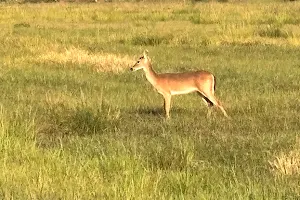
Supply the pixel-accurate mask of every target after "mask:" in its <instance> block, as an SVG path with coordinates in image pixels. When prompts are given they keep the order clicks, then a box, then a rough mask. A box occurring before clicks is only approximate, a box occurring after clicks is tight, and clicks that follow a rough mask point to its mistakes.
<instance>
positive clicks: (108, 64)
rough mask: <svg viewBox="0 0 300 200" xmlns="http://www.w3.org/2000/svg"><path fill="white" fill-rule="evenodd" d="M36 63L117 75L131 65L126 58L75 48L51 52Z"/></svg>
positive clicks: (130, 60) (129, 59) (39, 58)
mask: <svg viewBox="0 0 300 200" xmlns="http://www.w3.org/2000/svg"><path fill="white" fill-rule="evenodd" d="M37 60H38V62H54V63H58V64H68V63H71V64H75V65H79V66H82V65H88V66H90V67H91V69H93V70H95V71H97V72H114V73H119V72H121V71H123V70H124V69H126V68H128V67H129V66H130V65H131V64H132V61H133V60H132V59H131V58H129V57H128V56H121V55H116V54H109V53H98V54H92V53H89V52H88V51H86V50H82V49H77V48H75V47H72V48H69V49H66V50H65V51H63V52H57V51H51V52H48V53H46V54H43V55H41V56H39V57H38V58H37Z"/></svg>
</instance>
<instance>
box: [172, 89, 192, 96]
mask: <svg viewBox="0 0 300 200" xmlns="http://www.w3.org/2000/svg"><path fill="white" fill-rule="evenodd" d="M196 91H197V88H188V89H186V90H173V91H172V90H171V95H178V94H187V93H191V92H196Z"/></svg>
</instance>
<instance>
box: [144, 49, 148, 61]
mask: <svg viewBox="0 0 300 200" xmlns="http://www.w3.org/2000/svg"><path fill="white" fill-rule="evenodd" d="M144 58H145V59H148V50H147V49H146V50H145V51H144Z"/></svg>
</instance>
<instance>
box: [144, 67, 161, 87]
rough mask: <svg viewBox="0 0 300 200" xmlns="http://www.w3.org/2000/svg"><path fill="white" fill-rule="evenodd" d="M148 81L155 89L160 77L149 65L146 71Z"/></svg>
mask: <svg viewBox="0 0 300 200" xmlns="http://www.w3.org/2000/svg"><path fill="white" fill-rule="evenodd" d="M144 71H145V74H146V78H147V80H148V81H149V82H150V83H151V84H152V85H153V86H154V87H155V85H156V82H157V78H158V75H157V74H156V72H155V71H154V70H153V68H152V65H151V64H149V66H148V67H147V68H145V69H144Z"/></svg>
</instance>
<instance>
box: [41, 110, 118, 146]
mask: <svg viewBox="0 0 300 200" xmlns="http://www.w3.org/2000/svg"><path fill="white" fill-rule="evenodd" d="M118 118H119V112H118V111H117V110H113V109H111V108H110V107H107V106H102V107H101V108H99V109H93V108H90V107H86V106H78V107H75V108H69V107H66V106H63V105H60V106H55V107H53V108H50V109H49V110H47V111H46V113H45V114H44V117H43V118H42V121H41V124H40V125H39V127H38V133H37V142H38V146H40V147H45V148H47V147H52V146H57V145H59V144H60V143H61V142H63V141H64V140H65V139H66V138H68V136H74V135H77V136H84V135H93V134H103V133H105V132H107V131H108V130H110V129H111V128H113V127H115V126H116V124H117V123H118Z"/></svg>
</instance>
